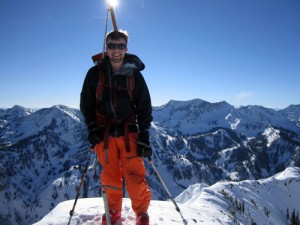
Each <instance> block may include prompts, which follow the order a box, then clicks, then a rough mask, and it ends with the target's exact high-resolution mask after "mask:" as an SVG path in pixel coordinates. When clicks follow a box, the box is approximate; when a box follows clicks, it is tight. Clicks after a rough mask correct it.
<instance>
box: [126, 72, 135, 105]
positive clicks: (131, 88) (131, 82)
mask: <svg viewBox="0 0 300 225" xmlns="http://www.w3.org/2000/svg"><path fill="white" fill-rule="evenodd" d="M127 88H128V92H129V95H130V98H131V100H132V99H133V91H134V74H132V76H127Z"/></svg>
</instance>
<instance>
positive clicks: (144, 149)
mask: <svg viewBox="0 0 300 225" xmlns="http://www.w3.org/2000/svg"><path fill="white" fill-rule="evenodd" d="M137 155H138V156H140V157H147V158H148V159H149V160H150V159H151V156H152V148H151V146H150V142H149V132H148V131H143V132H141V133H140V134H139V141H138V146H137Z"/></svg>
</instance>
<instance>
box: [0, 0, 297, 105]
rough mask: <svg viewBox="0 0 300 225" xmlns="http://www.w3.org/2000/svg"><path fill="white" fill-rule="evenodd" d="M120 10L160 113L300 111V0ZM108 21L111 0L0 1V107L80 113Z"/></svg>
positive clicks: (225, 0) (157, 1)
mask: <svg viewBox="0 0 300 225" xmlns="http://www.w3.org/2000/svg"><path fill="white" fill-rule="evenodd" d="M118 2H119V4H118V6H117V7H116V8H115V14H116V18H117V24H118V28H120V29H125V30H127V31H128V32H129V36H130V37H129V38H130V41H129V52H131V53H134V54H136V55H138V56H139V57H140V58H141V59H142V61H143V62H144V63H145V65H146V69H145V70H144V71H143V75H144V77H145V79H146V81H147V83H148V86H149V89H150V92H151V95H152V104H153V106H159V105H162V104H165V103H167V102H168V101H169V100H171V99H173V100H190V99H194V98H200V99H203V100H206V101H209V102H219V101H223V100H225V101H227V102H228V103H230V104H232V105H234V106H239V105H262V106H265V107H270V108H285V107H287V106H289V105H290V104H300V1H299V0H119V1H118ZM106 11H107V9H106V1H105V0H51V1H50V0H47V1H46V0H26V1H21V0H1V1H0V29H1V30H0V33H1V35H0V107H12V106H13V105H16V104H18V105H22V106H24V107H29V108H39V107H51V106H53V105H56V104H63V105H66V106H70V107H75V108H78V107H79V95H80V91H81V86H82V82H83V79H84V77H85V75H86V72H87V70H88V69H89V68H90V67H91V66H93V63H92V60H91V56H92V55H94V54H96V53H98V52H101V51H102V46H103V36H104V24H105V16H106ZM111 29H112V25H111V23H109V30H111Z"/></svg>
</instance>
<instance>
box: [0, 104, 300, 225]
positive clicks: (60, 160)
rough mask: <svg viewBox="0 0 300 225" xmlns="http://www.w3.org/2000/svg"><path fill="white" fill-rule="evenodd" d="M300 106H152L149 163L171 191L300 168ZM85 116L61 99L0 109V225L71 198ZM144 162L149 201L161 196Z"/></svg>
mask: <svg viewBox="0 0 300 225" xmlns="http://www.w3.org/2000/svg"><path fill="white" fill-rule="evenodd" d="M299 109H300V105H293V106H290V107H288V108H286V109H283V110H279V111H276V110H273V109H268V108H265V107H262V106H245V107H240V108H235V107H233V106H231V105H230V104H228V103H226V102H219V103H209V102H206V101H204V100H201V99H194V100H190V101H170V102H169V103H167V104H166V105H163V106H161V107H154V108H153V116H154V121H153V123H152V126H151V129H150V134H151V137H150V139H151V140H150V141H151V146H152V148H153V161H154V164H155V165H156V167H157V168H158V170H159V171H160V173H161V176H162V177H163V179H164V181H165V183H166V184H167V186H168V188H169V190H170V192H171V193H172V194H173V195H174V196H176V195H179V194H180V193H182V192H183V191H184V190H186V189H187V188H188V187H189V186H190V185H191V184H197V183H205V184H206V185H213V184H215V183H216V182H218V181H226V180H228V181H242V180H249V179H250V180H259V179H262V178H267V177H271V176H273V175H274V174H276V173H278V172H281V171H283V170H284V169H286V168H288V167H299V166H300V136H299V135H300V127H299V119H300V113H299V112H300V110H299ZM83 121H84V120H83V117H82V115H81V113H80V111H79V110H77V109H71V108H69V107H66V106H63V105H56V106H53V107H50V108H44V109H40V110H32V109H27V108H24V107H22V106H14V107H12V108H10V109H5V110H1V111H0V160H1V161H0V206H1V209H3V210H1V212H0V221H2V222H1V224H4V225H5V224H20V225H22V224H30V223H33V222H35V221H38V220H39V219H40V218H42V217H43V216H44V215H45V214H47V213H48V212H49V211H50V210H52V209H53V208H54V207H55V206H56V205H57V204H58V203H60V202H62V201H64V200H68V199H73V198H74V197H75V196H76V187H77V186H78V185H79V183H80V180H81V175H82V174H81V173H82V171H83V167H84V165H85V163H86V160H87V156H88V153H89V150H90V149H89V144H88V143H87V140H86V135H87V130H86V126H85V124H84V122H83ZM94 159H95V154H93V156H92V160H91V165H92V162H93V161H94ZM93 165H96V164H93ZM145 165H146V167H147V171H148V174H149V176H148V183H149V185H150V187H151V189H152V192H153V199H155V200H166V199H167V198H168V195H167V194H166V193H165V191H164V189H163V187H162V185H161V184H160V181H159V179H158V178H157V177H156V175H155V173H154V171H153V169H152V168H151V165H149V164H148V162H147V160H145ZM100 172H101V167H100V166H98V165H97V166H93V167H92V166H90V167H89V170H88V173H87V179H86V180H85V182H84V186H83V189H82V195H81V197H98V196H99V188H97V187H98V186H99V174H100Z"/></svg>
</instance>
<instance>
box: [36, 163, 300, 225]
mask: <svg viewBox="0 0 300 225" xmlns="http://www.w3.org/2000/svg"><path fill="white" fill-rule="evenodd" d="M275 196H276V197H275ZM176 200H177V202H178V205H179V207H180V211H181V212H182V214H183V216H184V218H185V219H186V220H187V221H188V224H205V225H217V224H227V225H230V224H232V225H233V224H245V225H246V224H270V225H285V224H289V219H287V212H290V213H292V211H295V212H296V213H299V211H300V206H299V202H300V168H296V167H289V168H287V169H286V170H284V171H283V172H280V173H278V174H276V175H274V176H272V177H270V178H267V179H261V180H258V181H251V180H246V181H242V182H218V183H216V184H214V185H212V186H210V187H208V186H207V185H205V184H195V185H191V186H190V187H189V188H188V189H187V190H185V191H184V192H182V193H181V194H180V195H179V196H178V197H177V198H176ZM73 204H74V200H69V201H66V202H62V203H60V204H58V206H56V207H55V208H54V209H53V210H52V211H51V212H50V213H48V214H47V215H46V216H45V217H44V218H43V219H42V220H41V221H39V222H37V223H35V224H34V225H49V224H52V225H63V224H67V222H68V220H69V210H70V209H72V206H73ZM103 212H104V208H103V201H102V198H87V199H80V200H79V201H78V203H77V205H76V208H75V214H74V216H73V218H72V223H71V224H82V225H86V224H89V225H94V224H95V225H96V224H97V225H98V224H99V223H100V221H101V215H102V213H103ZM162 212H163V213H162ZM122 215H123V219H122V222H120V223H119V224H123V225H132V224H134V220H135V217H134V213H133V211H132V210H131V207H130V200H129V199H127V198H126V199H124V200H123V210H122ZM149 215H150V219H151V220H150V224H151V225H170V224H183V223H182V219H181V217H180V215H179V214H178V212H177V211H176V210H175V207H174V205H173V204H172V202H170V201H155V200H152V201H151V204H150V207H149Z"/></svg>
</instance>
